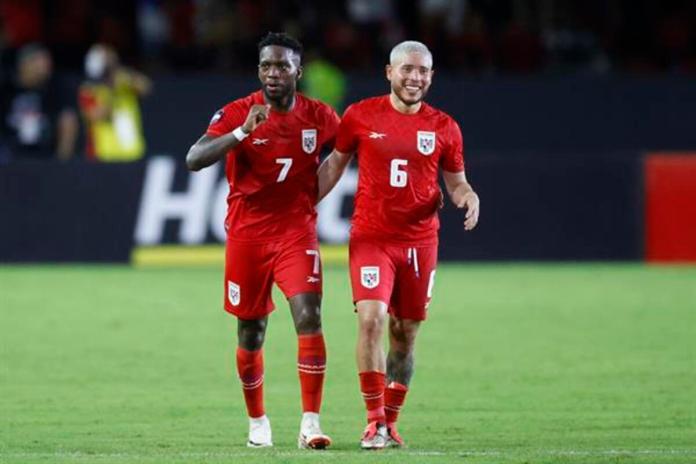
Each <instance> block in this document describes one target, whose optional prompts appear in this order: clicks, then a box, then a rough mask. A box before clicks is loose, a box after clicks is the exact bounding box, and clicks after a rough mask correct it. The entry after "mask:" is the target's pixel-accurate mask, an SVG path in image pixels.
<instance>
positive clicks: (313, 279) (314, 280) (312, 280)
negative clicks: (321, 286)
mask: <svg viewBox="0 0 696 464" xmlns="http://www.w3.org/2000/svg"><path fill="white" fill-rule="evenodd" d="M320 280H321V279H320V278H319V277H314V276H307V283H308V284H316V283H317V282H319V281H320Z"/></svg>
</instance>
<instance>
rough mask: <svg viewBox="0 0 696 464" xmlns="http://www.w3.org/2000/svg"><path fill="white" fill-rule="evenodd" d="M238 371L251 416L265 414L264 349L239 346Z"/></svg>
mask: <svg viewBox="0 0 696 464" xmlns="http://www.w3.org/2000/svg"><path fill="white" fill-rule="evenodd" d="M237 373H239V380H241V381H242V390H243V392H244V401H246V407H247V412H248V413H249V417H261V416H263V415H264V414H265V413H266V412H265V410H264V408H263V349H260V350H257V351H247V350H245V349H244V348H241V347H237Z"/></svg>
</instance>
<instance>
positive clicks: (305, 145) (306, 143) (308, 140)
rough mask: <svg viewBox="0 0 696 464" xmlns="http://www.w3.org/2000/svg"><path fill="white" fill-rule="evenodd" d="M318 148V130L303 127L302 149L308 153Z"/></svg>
mask: <svg viewBox="0 0 696 464" xmlns="http://www.w3.org/2000/svg"><path fill="white" fill-rule="evenodd" d="M316 148H317V130H316V129H303V130H302V150H304V152H305V153H307V154H310V155H311V154H312V153H314V150H315V149H316Z"/></svg>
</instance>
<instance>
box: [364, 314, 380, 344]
mask: <svg viewBox="0 0 696 464" xmlns="http://www.w3.org/2000/svg"><path fill="white" fill-rule="evenodd" d="M383 326H384V321H383V320H382V319H380V318H379V317H367V318H364V319H361V320H360V332H361V333H362V335H363V338H365V339H368V340H379V339H380V338H381V336H382V331H383Z"/></svg>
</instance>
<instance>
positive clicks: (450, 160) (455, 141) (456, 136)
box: [440, 120, 464, 172]
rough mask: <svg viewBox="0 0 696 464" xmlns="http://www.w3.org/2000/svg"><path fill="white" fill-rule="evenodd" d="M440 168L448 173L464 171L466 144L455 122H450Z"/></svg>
mask: <svg viewBox="0 0 696 464" xmlns="http://www.w3.org/2000/svg"><path fill="white" fill-rule="evenodd" d="M440 166H441V167H442V169H443V170H445V171H448V172H461V171H463V170H464V143H463V141H462V131H461V129H460V128H459V124H457V123H456V122H455V121H454V120H450V122H449V124H448V129H447V140H446V142H445V147H444V150H443V152H442V157H441V158H440Z"/></svg>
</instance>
